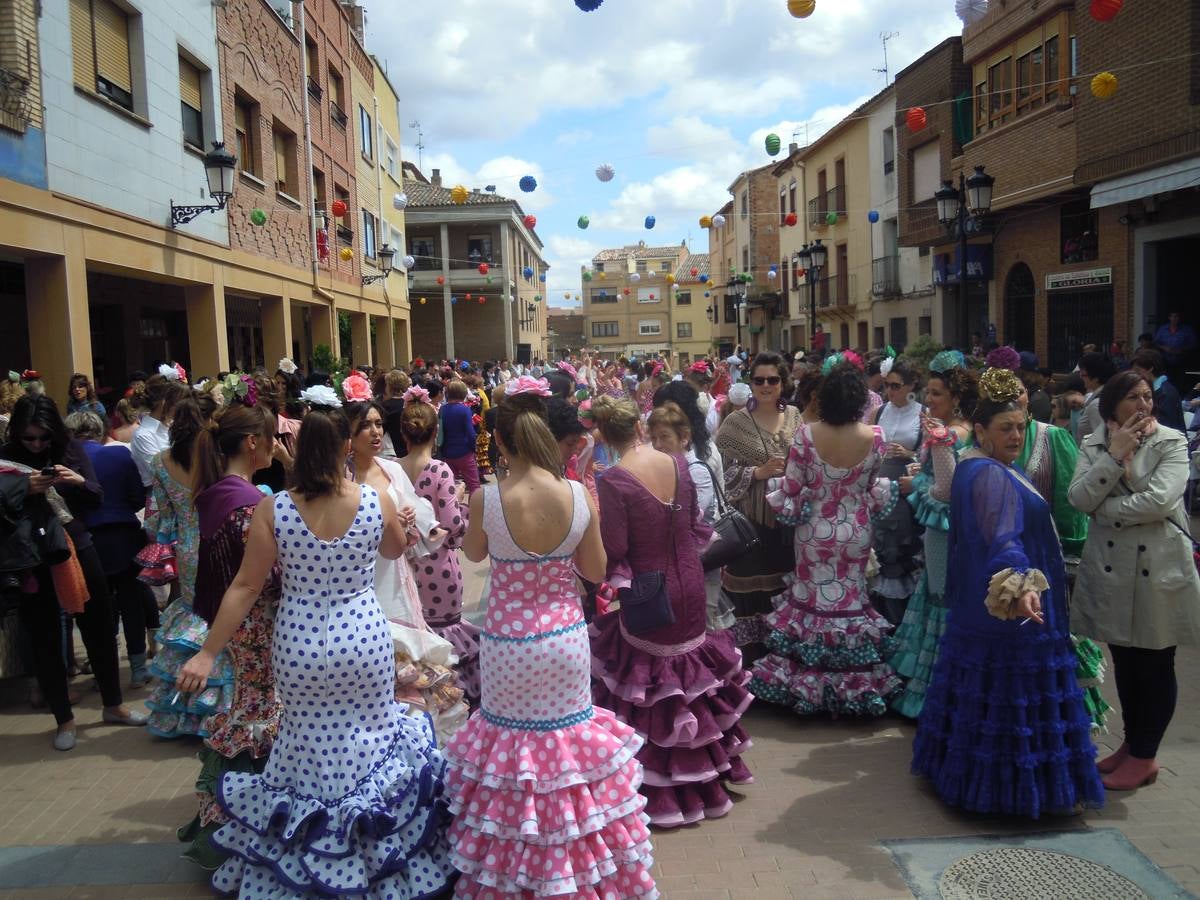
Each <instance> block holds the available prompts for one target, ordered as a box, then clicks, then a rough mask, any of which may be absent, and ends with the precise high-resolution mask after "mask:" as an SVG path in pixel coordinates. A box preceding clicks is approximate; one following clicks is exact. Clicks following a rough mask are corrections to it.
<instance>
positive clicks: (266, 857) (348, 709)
mask: <svg viewBox="0 0 1200 900" xmlns="http://www.w3.org/2000/svg"><path fill="white" fill-rule="evenodd" d="M361 491H362V496H361V499H360V501H359V508H358V514H357V516H356V517H355V519H354V523H353V524H352V525H351V526H350V529H349V530H348V531H347V532H346V534H344V535H343V536H342V537H340V538H338V539H336V540H333V541H322V540H320V539H318V538H316V537H315V536H313V534H312V533H311V532H310V531H309V530H308V527H307V526H306V525H305V523H304V520H303V518H301V516H300V514H299V512H298V511H297V509H296V506H295V504H294V503H293V502H292V499H291V497H290V496H289V495H288V494H287V493H282V494H279V495H278V496H277V497H276V498H275V507H274V513H275V539H276V543H277V544H278V546H279V560H280V563H281V565H282V568H283V595H282V599H281V600H280V604H279V611H278V613H277V617H276V621H275V638H274V649H273V656H272V661H273V664H274V668H275V684H276V690H277V691H278V693H279V697H280V699H281V700H282V702H283V716H282V718H281V722H280V727H279V737H278V738H277V739H276V741H275V745H274V747H273V748H272V750H271V758H270V760H269V762H268V763H267V767H266V769H265V770H264V771H263V773H262V774H261V775H255V774H250V773H234V772H231V773H228V774H226V775H225V776H224V778H223V779H222V780H221V782H220V785H219V787H218V791H217V801H218V802H219V803H220V805H221V807H222V808H223V809H224V810H225V812H226V813H227V814H228V815H229V818H230V822H229V824H227V825H225V826H223V827H222V828H221V829H220V830H219V831H217V832H216V834H215V835H214V836H213V841H214V843H216V844H217V845H218V846H220V847H222V848H223V849H225V850H226V851H228V852H229V853H230V858H229V859H228V860H227V861H226V862H225V863H224V864H223V865H222V866H221V868H220V869H218V870H217V871H216V873H214V875H213V886H214V887H215V888H217V889H218V890H220V891H222V892H224V893H237V894H238V896H239V897H254V898H283V897H288V898H294V897H348V896H352V897H367V898H373V900H384V898H396V900H402V898H418V897H428V896H432V895H436V894H438V893H440V892H442V891H444V890H445V888H446V887H447V885H448V883H449V881H450V879H451V876H452V874H453V866H452V865H451V863H450V862H449V858H448V849H447V845H446V837H445V825H446V819H447V816H446V812H445V806H444V803H443V799H442V792H443V773H444V769H445V762H444V760H443V758H442V755H441V753H440V751H438V749H437V747H436V745H435V742H434V736H433V728H432V725H431V723H430V720H429V718H428V717H427V716H426V717H422V718H412V717H409V716H407V715H405V713H404V707H403V705H402V704H400V703H397V702H396V701H395V699H394V697H393V691H394V689H395V660H394V656H393V649H392V639H391V635H390V633H389V631H388V625H387V620H386V619H385V618H384V616H383V612H382V611H381V610H380V607H379V603H378V601H377V600H376V599H375V590H374V580H373V579H374V566H375V558H376V554H377V553H378V551H379V543H380V539H381V537H382V533H383V523H382V516H381V514H380V504H379V497H378V495H377V494H376V493H375V492H374V490H372V489H371V488H370V487H363V488H361Z"/></svg>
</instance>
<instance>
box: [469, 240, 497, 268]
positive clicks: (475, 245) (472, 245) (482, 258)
mask: <svg viewBox="0 0 1200 900" xmlns="http://www.w3.org/2000/svg"><path fill="white" fill-rule="evenodd" d="M467 259H469V260H470V261H471V265H479V263H481V262H485V263H490V262H491V261H492V236H491V235H490V234H473V235H471V236H469V237H468V238H467Z"/></svg>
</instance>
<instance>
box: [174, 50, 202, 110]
mask: <svg viewBox="0 0 1200 900" xmlns="http://www.w3.org/2000/svg"><path fill="white" fill-rule="evenodd" d="M179 99H180V100H182V101H183V102H184V103H186V104H187V105H188V106H190V107H191V108H192V109H195V110H203V109H204V107H203V106H202V105H201V103H200V70H199V69H197V68H196V67H195V66H193V65H192V64H191V63H190V62H188V61H187V60H186V59H184V58H183V57H182V56H181V57H179Z"/></svg>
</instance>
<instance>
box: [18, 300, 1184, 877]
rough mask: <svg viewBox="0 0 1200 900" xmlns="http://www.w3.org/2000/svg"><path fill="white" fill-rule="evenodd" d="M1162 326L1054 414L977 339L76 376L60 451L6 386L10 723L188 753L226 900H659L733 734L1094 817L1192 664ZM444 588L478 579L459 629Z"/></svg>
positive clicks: (949, 796) (1172, 391)
mask: <svg viewBox="0 0 1200 900" xmlns="http://www.w3.org/2000/svg"><path fill="white" fill-rule="evenodd" d="M1171 322H1172V324H1171V326H1170V327H1169V328H1168V326H1163V328H1164V329H1167V332H1168V333H1167V335H1166V340H1165V341H1164V340H1159V337H1160V336H1152V335H1147V336H1145V338H1144V339H1143V341H1142V342H1141V343H1142V346H1141V347H1139V349H1138V350H1137V351H1136V352H1134V353H1132V354H1131V355H1128V356H1127V355H1126V354H1125V353H1124V351H1123V348H1122V347H1121V346H1119V345H1114V346H1112V347H1109V348H1103V349H1099V348H1095V347H1088V348H1085V350H1086V352H1084V353H1083V354H1082V356H1081V358H1080V359H1079V360H1078V365H1077V366H1076V367H1075V370H1074V371H1073V372H1070V373H1059V374H1055V373H1052V372H1050V371H1049V370H1046V369H1042V368H1040V367H1039V365H1038V360H1037V358H1036V357H1035V356H1034V354H1033V353H1030V352H1028V351H1025V352H1018V350H1017V349H1015V348H1012V347H1005V346H994V345H993V346H984V345H982V343H981V342H980V341H979V339H978V336H975V337H974V339H973V340H972V342H971V343H972V346H970V347H966V348H963V350H958V349H944V348H940V347H937V346H936V345H933V346H931V345H930V344H929V343H928V342H927V341H926V342H924V343H922V345H921V346H920V348H919V352H918V348H916V347H914V348H911V349H910V352H909V353H908V354H900V355H897V354H896V353H895V352H894V351H893V350H892V349H891V348H887V349H886V350H883V351H876V352H873V353H869V354H867V353H864V354H859V353H856V352H854V351H851V350H845V351H842V352H831V353H818V354H809V355H808V356H807V357H806V356H805V355H804V354H803V353H795V354H786V355H785V354H779V353H773V352H762V353H758V354H757V355H750V354H748V353H747V352H745V351H743V350H742V349H741V348H740V347H738V348H736V349H735V351H734V352H733V353H732V354H731V355H730V356H728V357H727V358H724V359H721V358H705V359H699V360H695V361H691V362H689V363H688V364H686V365H680V364H679V363H678V362H677V361H676V360H674V359H673V358H671V357H669V356H668V357H667V358H663V357H662V356H660V355H654V356H651V357H649V358H643V359H637V358H633V359H626V358H611V357H606V356H603V355H601V354H598V353H595V352H589V351H588V350H580V351H578V352H574V353H565V354H563V358H562V359H560V360H558V361H556V362H552V363H547V362H545V361H533V362H532V363H530V364H526V365H521V364H512V363H510V362H509V361H508V360H501V361H487V362H482V363H480V362H472V361H467V360H445V359H443V360H437V361H433V360H425V359H415V360H413V361H412V362H411V364H410V365H409V366H407V367H404V368H395V369H391V370H390V371H389V370H376V371H373V370H371V369H370V368H358V369H353V370H350V371H339V372H321V371H309V372H307V373H305V372H302V371H301V370H300V369H299V368H298V367H297V365H296V364H295V363H293V362H292V361H291V360H289V359H283V360H280V361H279V363H278V366H277V368H276V370H275V371H274V372H271V371H269V370H268V369H266V368H263V367H259V368H256V369H255V370H254V371H251V372H248V373H240V372H233V373H219V374H218V373H214V374H213V375H211V376H206V377H191V376H189V374H188V373H187V372H185V371H184V370H183V368H182V367H181V366H179V365H178V364H175V363H170V362H165V363H161V364H158V363H156V364H155V365H154V367H152V369H151V371H150V374H149V375H147V374H146V373H143V372H137V373H133V374H132V375H131V377H130V379H129V384H128V387H127V388H126V389H124V390H123V392H122V391H117V392H114V396H113V397H111V398H109V402H108V403H107V404H106V403H101V402H100V401H99V400H98V399H97V394H96V390H95V387H94V386H93V385H92V383H91V381H90V380H89V378H88V377H87V376H86V375H84V374H76V375H75V376H74V377H73V378H72V380H71V383H70V392H69V396H68V397H67V398H66V404H65V408H60V407H59V405H58V403H57V402H56V401H55V399H53V398H51V397H50V396H48V395H47V394H46V393H45V390H44V387H43V385H42V383H41V381H40V378H39V376H38V373H37V372H34V371H28V370H27V371H25V372H24V373H16V372H13V373H10V375H9V378H8V379H7V380H5V381H2V382H0V413H2V414H3V418H4V419H5V420H6V424H5V429H6V437H5V439H4V444H3V449H2V450H0V458H2V459H3V462H0V502H3V504H4V507H5V510H4V516H3V522H2V524H0V559H3V560H5V563H4V564H3V565H0V582H2V584H3V594H2V596H3V603H4V605H5V609H6V610H11V609H13V608H14V607H15V608H16V609H17V610H18V611H19V616H18V619H19V623H20V629H19V642H20V647H19V651H20V653H21V654H22V659H23V660H24V662H25V666H26V669H25V670H26V671H28V672H32V674H33V676H34V679H33V682H34V684H33V687H32V688H31V698H30V699H31V702H32V703H34V704H35V705H36V706H43V707H48V709H49V711H50V712H51V713H52V714H53V715H54V717H55V720H56V722H57V730H56V732H55V734H54V737H53V745H54V747H55V748H56V749H57V750H60V751H69V750H71V749H72V748H73V747H74V746H75V744H76V739H77V738H76V727H75V719H74V713H73V712H72V704H73V703H77V702H79V696H78V695H77V694H76V693H75V692H74V690H73V688H72V686H71V681H70V679H71V678H72V677H74V676H75V675H77V674H80V673H90V674H91V675H92V676H94V679H95V684H96V687H97V688H98V689H99V691H100V694H101V697H102V702H103V718H104V721H105V722H108V723H112V724H114V725H129V726H142V727H144V728H145V730H146V731H147V732H149V735H150V736H153V739H158V740H179V741H180V743H181V745H182V746H181V752H186V753H193V752H196V750H197V749H198V750H199V754H198V755H199V760H198V764H197V770H196V778H195V796H196V808H195V815H194V817H193V818H192V819H191V821H189V822H187V823H181V827H180V828H179V832H178V835H179V839H180V841H181V842H182V846H183V847H184V853H185V855H186V856H187V857H188V858H190V859H192V860H194V861H195V862H196V863H197V864H199V865H201V866H204V867H206V868H208V869H211V870H213V874H212V884H213V886H214V887H215V888H217V889H219V890H221V891H223V892H229V893H233V892H236V893H238V894H239V895H240V896H244V897H267V896H269V897H279V896H345V895H367V896H370V897H379V898H383V897H398V898H400V897H426V896H436V895H440V894H442V893H446V892H449V891H451V890H453V892H454V894H455V895H456V896H463V897H490V896H500V895H504V896H509V895H522V896H550V895H568V896H572V897H605V898H626V897H653V896H656V895H657V891H656V888H655V885H654V881H653V877H652V875H651V867H652V846H651V845H652V840H653V830H652V829H667V828H674V827H677V826H682V825H687V824H693V823H698V822H702V821H703V820H704V819H709V818H716V817H720V816H724V815H726V814H727V813H729V812H730V810H731V808H732V806H733V800H732V797H731V794H732V793H733V792H734V791H735V790H736V789H737V788H738V786H740V785H746V784H749V783H751V782H752V781H753V774H752V770H751V769H750V767H749V765H748V764H747V761H746V758H745V757H746V755H747V752H748V751H749V750H750V748H751V740H750V736H749V735H748V734H747V732H746V729H745V727H744V724H743V721H742V718H743V715H744V713H745V712H746V710H747V708H748V707H749V706H750V705H751V703H753V702H755V701H757V702H758V703H760V704H773V705H778V706H781V707H787V708H790V709H791V710H793V711H794V712H795V713H796V714H798V715H799V716H816V715H825V716H833V717H849V716H882V715H885V714H888V713H895V714H898V715H901V716H904V717H907V718H909V719H912V720H915V721H916V725H917V727H916V737H915V740H914V743H913V754H912V770H913V772H914V773H915V774H917V775H920V776H923V777H924V778H926V779H928V782H929V784H930V786H931V787H932V790H933V791H935V792H936V793H937V794H938V795H939V796H940V797H941V798H942V800H944V802H946V803H947V804H949V805H951V806H954V807H958V808H961V809H965V810H973V811H977V812H981V813H992V814H1010V815H1013V816H1021V817H1030V818H1034V819H1036V818H1039V817H1045V816H1054V815H1069V814H1072V813H1074V812H1077V811H1079V810H1080V809H1083V808H1089V807H1091V808H1094V807H1098V806H1100V805H1101V804H1103V802H1104V799H1105V793H1106V791H1128V790H1133V789H1137V788H1139V787H1142V786H1145V785H1149V784H1152V783H1153V782H1154V781H1155V778H1156V776H1157V773H1158V764H1157V762H1156V759H1155V758H1156V756H1157V753H1158V747H1159V743H1160V741H1161V740H1162V738H1163V735H1164V733H1165V731H1166V729H1167V727H1168V725H1169V723H1170V721H1171V717H1172V714H1173V712H1174V707H1175V702H1176V679H1175V670H1174V654H1175V648H1176V646H1178V645H1192V644H1195V643H1196V641H1197V624H1198V619H1200V578H1198V576H1197V568H1196V566H1197V560H1200V556H1195V555H1194V554H1195V545H1194V544H1193V542H1192V540H1191V537H1190V532H1189V526H1190V519H1189V511H1190V509H1189V507H1190V504H1191V499H1192V487H1193V484H1194V481H1195V479H1197V478H1198V477H1200V473H1198V472H1197V468H1196V466H1197V454H1196V444H1197V440H1196V434H1197V432H1196V431H1195V430H1194V427H1195V424H1200V423H1195V422H1194V419H1196V418H1200V417H1194V416H1193V413H1194V412H1195V411H1196V410H1197V409H1198V408H1200V396H1198V392H1200V385H1195V386H1194V387H1192V388H1190V389H1189V388H1188V381H1189V379H1188V378H1187V376H1186V374H1185V363H1186V361H1187V359H1188V358H1189V357H1188V354H1190V353H1191V352H1192V351H1194V349H1195V335H1194V333H1191V329H1190V327H1189V326H1187V325H1183V324H1181V323H1179V321H1178V317H1177V316H1173V317H1172V320H1171ZM1160 331H1162V329H1160ZM1189 334H1190V338H1189ZM460 554H461V555H462V556H465V557H466V558H467V559H468V560H470V561H472V562H480V561H483V560H485V559H486V560H488V561H489V567H488V569H487V576H486V579H487V580H486V583H485V586H484V590H483V597H482V609H481V610H480V613H481V618H478V619H477V620H476V621H478V622H480V623H481V624H474V623H473V622H472V621H468V619H467V618H464V615H463V612H464V610H463V572H462V568H461V566H460ZM472 619H475V616H474V615H473V616H472ZM76 626H78V628H77V631H78V634H79V636H80V637H81V638H82V644H83V648H84V650H85V652H84V653H79V652H77V651H76V649H75V643H74V636H75V634H76ZM118 629H120V630H121V631H122V632H123V635H124V647H125V651H126V653H127V657H128V666H129V668H128V678H129V680H128V681H126V682H125V684H127V685H129V686H130V687H133V688H146V689H147V690H148V699H147V701H146V706H147V707H148V714H147V713H141V712H138V711H135V710H133V709H132V708H131V707H130V706H127V705H125V701H124V698H123V694H122V688H123V684H122V682H123V676H122V674H121V662H120V657H119V653H120V651H119V649H118V647H119V644H118ZM1101 644H1105V645H1107V647H1108V656H1107V659H1110V660H1111V667H1112V668H1111V672H1110V673H1107V674H1109V675H1110V676H1111V677H1109V678H1107V679H1106V677H1105V676H1106V665H1107V663H1106V656H1105V654H1104V653H1103V651H1102V649H1101V646H1100V645H1101ZM1114 685H1115V691H1116V695H1117V696H1119V698H1120V706H1121V719H1122V721H1121V722H1120V723H1115V722H1112V721H1110V718H1111V717H1110V715H1109V713H1110V709H1109V705H1108V703H1107V702H1106V700H1105V696H1106V694H1107V695H1108V696H1109V697H1111V696H1112V693H1111V692H1112V690H1113V686H1114ZM1109 728H1113V729H1114V730H1119V731H1120V732H1121V733H1122V734H1123V738H1124V740H1123V742H1122V743H1121V745H1120V748H1119V749H1118V750H1116V751H1115V752H1114V753H1112V754H1111V755H1108V756H1106V757H1105V758H1103V759H1097V751H1096V746H1095V744H1094V743H1093V737H1094V736H1095V735H1096V734H1097V733H1098V732H1100V731H1101V730H1108V729H1109ZM101 740H102V738H101ZM751 759H752V757H751Z"/></svg>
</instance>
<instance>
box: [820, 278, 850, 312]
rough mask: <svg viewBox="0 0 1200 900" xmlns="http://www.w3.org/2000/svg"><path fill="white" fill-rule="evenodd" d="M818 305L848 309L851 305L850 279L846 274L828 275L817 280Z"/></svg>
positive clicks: (826, 307) (821, 307)
mask: <svg viewBox="0 0 1200 900" xmlns="http://www.w3.org/2000/svg"><path fill="white" fill-rule="evenodd" d="M817 307H818V308H819V309H848V308H849V307H850V281H849V280H848V279H847V277H846V276H845V275H828V276H826V277H824V278H822V279H821V280H820V281H818V282H817Z"/></svg>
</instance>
